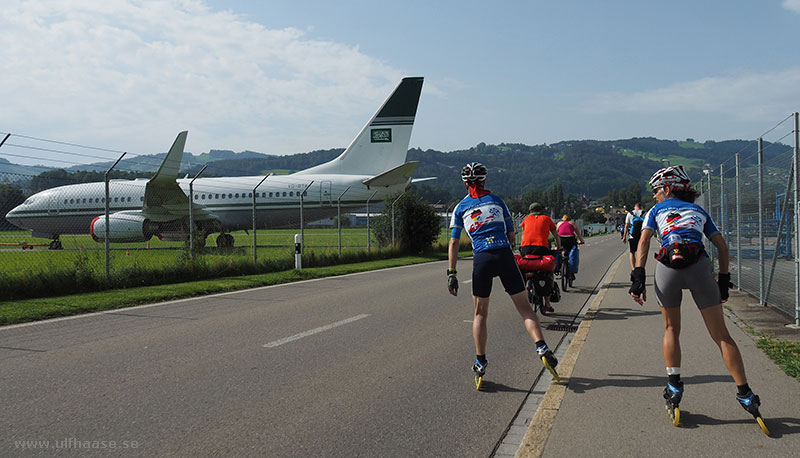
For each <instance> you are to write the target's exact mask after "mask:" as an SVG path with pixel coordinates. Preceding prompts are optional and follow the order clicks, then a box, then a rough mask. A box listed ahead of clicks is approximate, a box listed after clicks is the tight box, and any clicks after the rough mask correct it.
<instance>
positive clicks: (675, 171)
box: [650, 165, 692, 190]
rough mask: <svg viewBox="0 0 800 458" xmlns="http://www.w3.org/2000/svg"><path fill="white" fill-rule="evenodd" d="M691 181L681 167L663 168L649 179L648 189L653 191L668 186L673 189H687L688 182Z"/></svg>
mask: <svg viewBox="0 0 800 458" xmlns="http://www.w3.org/2000/svg"><path fill="white" fill-rule="evenodd" d="M690 181H692V180H691V179H690V178H689V175H687V174H686V171H685V170H683V166H682V165H673V166H672V167H664V168H663V169H660V170H659V171H657V172H656V173H654V174H653V176H651V177H650V187H651V188H653V189H656V188H663V187H664V186H670V187H672V188H673V189H677V190H682V189H689V182H690Z"/></svg>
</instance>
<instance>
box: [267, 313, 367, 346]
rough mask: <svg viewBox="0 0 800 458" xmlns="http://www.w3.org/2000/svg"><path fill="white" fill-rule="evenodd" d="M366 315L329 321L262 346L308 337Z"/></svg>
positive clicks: (278, 344)
mask: <svg viewBox="0 0 800 458" xmlns="http://www.w3.org/2000/svg"><path fill="white" fill-rule="evenodd" d="M368 316H369V315H367V314H361V315H356V316H354V317H352V318H348V319H346V320H342V321H337V322H336V323H331V324H328V325H325V326H321V327H319V328H315V329H312V330H310V331H306V332H301V333H300V334H295V335H293V336H289V337H284V338H283V339H279V340H276V341H274V342H270V343H268V344H264V345H263V346H264V347H265V348H274V347H277V346H280V345H283V344H285V343H289V342H293V341H295V340H299V339H302V338H303V337H308V336H311V335H314V334H318V333H320V332H323V331H327V330H329V329H333V328H335V327H338V326H342V325H345V324H348V323H352V322H354V321H358V320H360V319H362V318H366V317H368Z"/></svg>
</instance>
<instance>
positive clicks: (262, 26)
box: [0, 0, 800, 166]
mask: <svg viewBox="0 0 800 458" xmlns="http://www.w3.org/2000/svg"><path fill="white" fill-rule="evenodd" d="M799 27H800V0H706V1H697V0H670V1H665V0H661V1H641V0H606V1H603V2H597V1H590V0H561V1H553V0H508V1H498V2H486V1H473V0H437V1H432V0H403V1H402V2H375V1H366V0H353V1H348V0H342V1H337V2H334V1H329V0H317V1H311V0H293V1H291V2H287V1H272V0H264V1H249V0H70V1H68V2H65V1H62V0H31V1H23V0H3V2H2V3H0V132H4V133H7V132H10V133H12V134H14V135H12V137H11V138H10V139H9V140H8V142H7V145H4V146H2V147H0V158H5V159H8V160H9V161H11V162H14V163H18V164H34V163H35V164H42V163H45V162H47V161H51V160H52V161H62V162H63V165H66V166H68V163H70V162H74V163H88V162H96V161H97V159H98V158H101V157H102V158H111V157H116V156H117V155H118V153H119V152H120V151H127V152H130V153H132V154H150V153H155V152H163V151H166V150H167V149H169V147H170V145H171V144H172V141H173V140H174V139H175V136H176V135H177V134H178V132H180V131H182V130H188V131H189V137H188V141H187V144H186V151H188V152H192V153H194V154H200V153H205V152H208V151H209V150H210V149H227V150H233V151H243V150H251V151H257V152H261V153H269V154H294V153H304V152H309V151H313V150H318V149H328V148H344V147H346V146H347V145H348V144H349V143H350V141H351V140H352V139H353V137H355V135H356V134H357V133H358V132H359V130H360V129H361V128H362V127H363V126H364V124H365V123H366V122H367V121H368V120H369V118H370V117H371V116H372V115H373V114H374V113H375V111H376V110H377V109H378V107H379V106H380V104H381V103H382V102H383V101H384V99H385V98H386V97H387V96H388V95H389V94H390V93H391V91H392V89H393V88H394V87H395V86H396V85H397V84H398V83H399V81H400V79H401V78H402V77H404V76H422V77H424V78H425V83H424V86H423V93H422V97H421V100H420V103H419V108H418V111H417V118H416V122H415V126H414V131H413V133H412V137H411V144H410V147H418V148H422V149H435V150H439V151H453V150H459V149H467V148H470V147H472V146H475V145H476V144H478V143H480V142H484V143H488V144H498V143H503V142H505V143H525V144H528V145H537V144H542V143H555V142H559V141H567V140H584V139H597V140H613V139H620V138H630V137H648V136H652V137H657V138H662V139H674V140H684V139H686V138H693V139H695V140H696V141H700V142H702V141H706V140H715V141H719V140H728V139H755V138H757V137H758V136H760V135H762V134H763V133H764V132H765V131H767V130H768V129H770V128H771V127H773V126H774V125H776V123H779V122H780V121H781V120H783V119H785V118H786V117H787V116H788V115H790V114H791V113H792V112H795V111H798V110H800V62H798V61H797V58H796V57H797V55H800V49H798V48H799V46H798V44H797V40H796V37H797V32H796V31H797V30H798V28H799ZM777 134H778V133H775V135H777ZM26 136H27V137H34V138H39V139H47V140H54V141H59V142H64V143H73V144H77V145H86V146H91V147H94V148H99V149H82V148H73V147H69V146H68V145H63V144H51V143H46V142H39V141H38V140H32V139H28V138H25V137H26ZM0 139H1V138H0ZM765 139H766V140H770V139H769V138H767V137H765ZM20 145H29V146H30V145H36V147H38V148H41V149H45V150H47V149H49V150H52V151H42V150H41V149H38V150H37V149H31V148H21V147H20ZM105 150H108V151H105ZM53 151H67V152H69V153H70V154H63V153H57V152H53ZM78 154H81V155H78ZM54 164H55V163H54Z"/></svg>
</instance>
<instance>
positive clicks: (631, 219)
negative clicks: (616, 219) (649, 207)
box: [620, 202, 644, 270]
mask: <svg viewBox="0 0 800 458" xmlns="http://www.w3.org/2000/svg"><path fill="white" fill-rule="evenodd" d="M642 213H643V211H642V204H640V203H639V202H636V203H635V204H634V205H633V211H631V212H629V213H628V214H627V215H626V216H625V227H624V228H623V230H622V234H621V236H620V238H622V243H625V242H626V241H627V242H628V245H629V246H630V251H631V254H630V259H631V270H633V268H634V267H636V249H637V248H638V247H639V238H640V237H641V235H642V225H643V224H644V217H643V216H642Z"/></svg>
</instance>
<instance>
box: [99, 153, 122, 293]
mask: <svg viewBox="0 0 800 458" xmlns="http://www.w3.org/2000/svg"><path fill="white" fill-rule="evenodd" d="M126 154H128V153H127V152H125V153H122V156H120V157H119V158H118V159H117V161H116V162H114V165H112V166H111V167H110V168H109V169H108V170H106V173H105V174H104V175H103V181H105V183H106V278H108V277H110V276H111V245H109V243H110V242H109V241H108V239H109V238H110V237H111V230H110V228H111V224H110V223H111V221H110V218H109V215H110V214H111V202H110V200H111V190H110V189H109V185H108V181H109V180H110V174H111V171H112V170H114V167H116V166H117V164H119V161H121V160H122V158H123V157H125V155H126Z"/></svg>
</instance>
